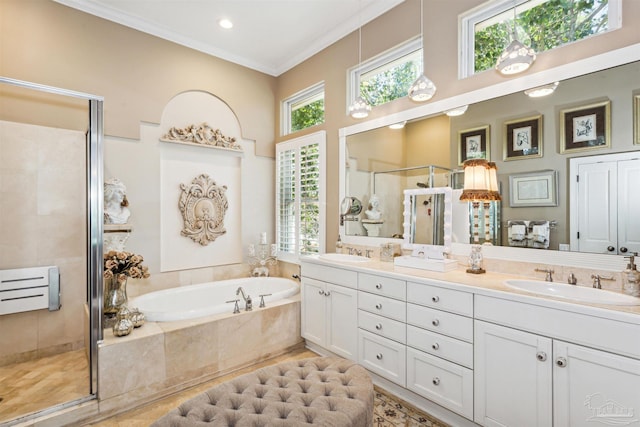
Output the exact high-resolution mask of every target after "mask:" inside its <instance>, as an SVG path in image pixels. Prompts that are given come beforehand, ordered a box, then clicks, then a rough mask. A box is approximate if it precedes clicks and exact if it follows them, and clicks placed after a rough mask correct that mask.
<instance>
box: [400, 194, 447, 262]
mask: <svg viewBox="0 0 640 427" xmlns="http://www.w3.org/2000/svg"><path fill="white" fill-rule="evenodd" d="M403 193H404V202H403V204H404V206H403V208H404V210H403V223H402V225H403V226H404V234H403V237H404V243H403V244H402V247H403V248H404V249H411V250H413V249H416V248H418V247H424V246H440V245H425V244H424V243H414V242H412V241H411V234H412V233H411V231H412V230H413V229H414V224H415V218H412V216H413V212H414V211H415V207H414V203H413V202H412V199H413V198H414V197H416V196H430V195H433V194H444V218H443V222H444V227H443V228H444V230H443V231H444V245H442V246H443V252H446V253H451V233H452V229H451V226H452V224H453V223H452V220H453V206H452V203H451V200H452V193H453V191H452V190H451V187H434V188H411V189H407V190H404V191H403ZM412 207H413V209H412Z"/></svg>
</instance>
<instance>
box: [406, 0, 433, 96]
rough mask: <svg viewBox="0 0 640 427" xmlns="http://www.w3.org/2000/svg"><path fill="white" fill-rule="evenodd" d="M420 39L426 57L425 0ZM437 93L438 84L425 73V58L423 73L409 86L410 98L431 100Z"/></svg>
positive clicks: (421, 2) (421, 0)
mask: <svg viewBox="0 0 640 427" xmlns="http://www.w3.org/2000/svg"><path fill="white" fill-rule="evenodd" d="M420 40H421V41H422V56H423V58H424V0H420ZM435 93H436V85H435V84H433V82H432V81H431V80H429V78H428V77H427V76H425V75H424V59H423V61H422V74H421V75H420V77H418V78H417V80H416V81H415V82H413V84H412V85H411V87H410V88H409V98H411V100H412V101H415V102H425V101H428V100H430V99H431V98H432V97H433V95H434V94H435Z"/></svg>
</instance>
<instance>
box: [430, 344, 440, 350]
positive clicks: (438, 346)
mask: <svg viewBox="0 0 640 427" xmlns="http://www.w3.org/2000/svg"><path fill="white" fill-rule="evenodd" d="M431 348H432V349H434V350H437V349H439V348H440V344H438V343H434V344H433V345H432V346H431Z"/></svg>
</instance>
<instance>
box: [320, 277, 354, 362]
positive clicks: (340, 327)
mask: <svg viewBox="0 0 640 427" xmlns="http://www.w3.org/2000/svg"><path fill="white" fill-rule="evenodd" d="M357 292H358V291H356V290H355V289H350V288H345V287H344V286H336V285H332V284H330V283H327V290H326V297H327V304H328V305H327V341H326V348H327V349H328V350H330V351H332V352H334V353H336V354H339V355H340V356H342V357H346V358H347V359H350V360H354V361H355V360H358V354H357V350H358V302H357V301H358V300H357Z"/></svg>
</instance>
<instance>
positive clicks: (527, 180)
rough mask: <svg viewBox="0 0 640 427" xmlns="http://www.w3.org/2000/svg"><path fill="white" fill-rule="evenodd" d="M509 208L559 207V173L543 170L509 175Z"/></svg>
mask: <svg viewBox="0 0 640 427" xmlns="http://www.w3.org/2000/svg"><path fill="white" fill-rule="evenodd" d="M509 206H511V207H512V208H524V207H538V206H558V172H557V171H555V170H543V171H537V172H527V173H518V174H513V175H509Z"/></svg>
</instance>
